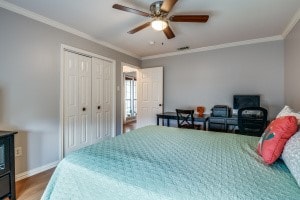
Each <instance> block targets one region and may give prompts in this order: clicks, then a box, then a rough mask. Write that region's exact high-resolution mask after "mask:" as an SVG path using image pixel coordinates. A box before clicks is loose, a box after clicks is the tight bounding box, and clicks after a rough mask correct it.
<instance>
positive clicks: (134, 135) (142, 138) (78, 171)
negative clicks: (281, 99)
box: [42, 126, 300, 200]
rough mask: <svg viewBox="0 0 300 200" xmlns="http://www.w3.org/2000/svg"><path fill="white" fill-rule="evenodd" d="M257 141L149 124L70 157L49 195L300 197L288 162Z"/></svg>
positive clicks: (176, 198)
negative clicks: (260, 150)
mask: <svg viewBox="0 0 300 200" xmlns="http://www.w3.org/2000/svg"><path fill="white" fill-rule="evenodd" d="M258 140H259V138H257V137H252V136H245V135H237V134H229V133H217V132H208V131H199V130H187V129H178V128H172V127H162V126H147V127H144V128H140V129H137V130H134V131H132V132H130V133H126V134H124V135H122V136H117V137H115V138H112V139H109V140H106V141H102V142H100V143H97V144H94V145H91V146H88V147H85V148H83V149H80V150H78V151H76V152H73V153H71V154H70V155H68V156H67V157H65V158H64V159H63V160H62V161H61V162H60V163H59V165H58V166H57V168H56V170H55V172H54V174H53V175H52V177H51V180H50V182H49V183H48V186H47V188H46V190H45V192H44V194H43V197H42V199H44V200H46V199H47V200H48V199H54V200H57V199H59V200H62V199H72V200H73V199H74V200H77V199H78V200H79V199H97V200H98V199H109V200H116V199H122V200H129V199H145V200H147V199H155V200H160V199H165V200H168V199H174V200H179V199H180V200H185V199H186V200H187V199H197V200H198V199H203V200H212V199H214V200H215V199H222V200H227V199H228V200H229V199H230V200H234V199H239V200H240V199H263V200H276V199H278V200H282V199H285V200H288V199H290V200H299V199H300V188H299V187H298V185H297V183H296V181H295V179H294V178H293V177H292V175H291V173H290V172H289V170H288V169H287V167H286V165H285V164H284V163H283V162H282V161H281V160H278V161H277V162H275V163H274V164H273V165H271V166H268V165H265V164H264V163H263V162H262V159H261V158H260V157H259V156H258V155H257V153H256V146H257V143H258Z"/></svg>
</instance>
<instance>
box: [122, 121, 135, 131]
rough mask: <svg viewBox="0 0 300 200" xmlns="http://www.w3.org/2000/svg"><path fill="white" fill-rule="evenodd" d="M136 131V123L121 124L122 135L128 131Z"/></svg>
mask: <svg viewBox="0 0 300 200" xmlns="http://www.w3.org/2000/svg"><path fill="white" fill-rule="evenodd" d="M134 129H136V121H133V122H128V123H126V124H123V133H127V132H129V131H132V130H134Z"/></svg>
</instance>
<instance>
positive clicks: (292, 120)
mask: <svg viewBox="0 0 300 200" xmlns="http://www.w3.org/2000/svg"><path fill="white" fill-rule="evenodd" d="M297 129H298V125H297V119H296V117H294V116H285V117H279V118H277V119H275V120H273V121H272V122H271V123H270V125H269V126H268V127H267V128H266V130H265V132H264V133H263V135H262V136H261V138H260V140H259V143H258V147H257V151H258V154H259V155H261V156H262V158H263V160H264V162H265V163H267V164H269V165H270V164H272V163H274V162H275V161H276V160H277V158H279V156H280V155H281V153H282V151H283V148H284V145H285V143H286V142H287V141H288V139H289V138H290V137H292V135H294V134H295V133H296V131H297Z"/></svg>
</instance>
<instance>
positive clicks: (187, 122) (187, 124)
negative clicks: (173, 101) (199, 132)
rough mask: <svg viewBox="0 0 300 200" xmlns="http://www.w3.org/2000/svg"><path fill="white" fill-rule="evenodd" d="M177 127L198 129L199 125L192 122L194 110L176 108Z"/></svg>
mask: <svg viewBox="0 0 300 200" xmlns="http://www.w3.org/2000/svg"><path fill="white" fill-rule="evenodd" d="M176 114H177V126H178V128H188V129H195V128H197V129H200V128H201V125H195V123H194V110H182V109H176Z"/></svg>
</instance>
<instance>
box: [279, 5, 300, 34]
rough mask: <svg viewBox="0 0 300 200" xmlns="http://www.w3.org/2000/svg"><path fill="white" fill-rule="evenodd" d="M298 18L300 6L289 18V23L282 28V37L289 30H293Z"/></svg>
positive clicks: (299, 17)
mask: <svg viewBox="0 0 300 200" xmlns="http://www.w3.org/2000/svg"><path fill="white" fill-rule="evenodd" d="M299 19H300V8H299V9H298V11H297V12H296V14H295V15H294V16H293V18H292V19H291V21H290V23H289V24H288V25H287V26H286V28H285V29H284V31H283V33H282V37H283V38H284V39H285V38H286V36H287V35H288V34H289V33H290V32H291V30H293V28H294V26H295V25H296V24H297V23H298V21H299Z"/></svg>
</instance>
